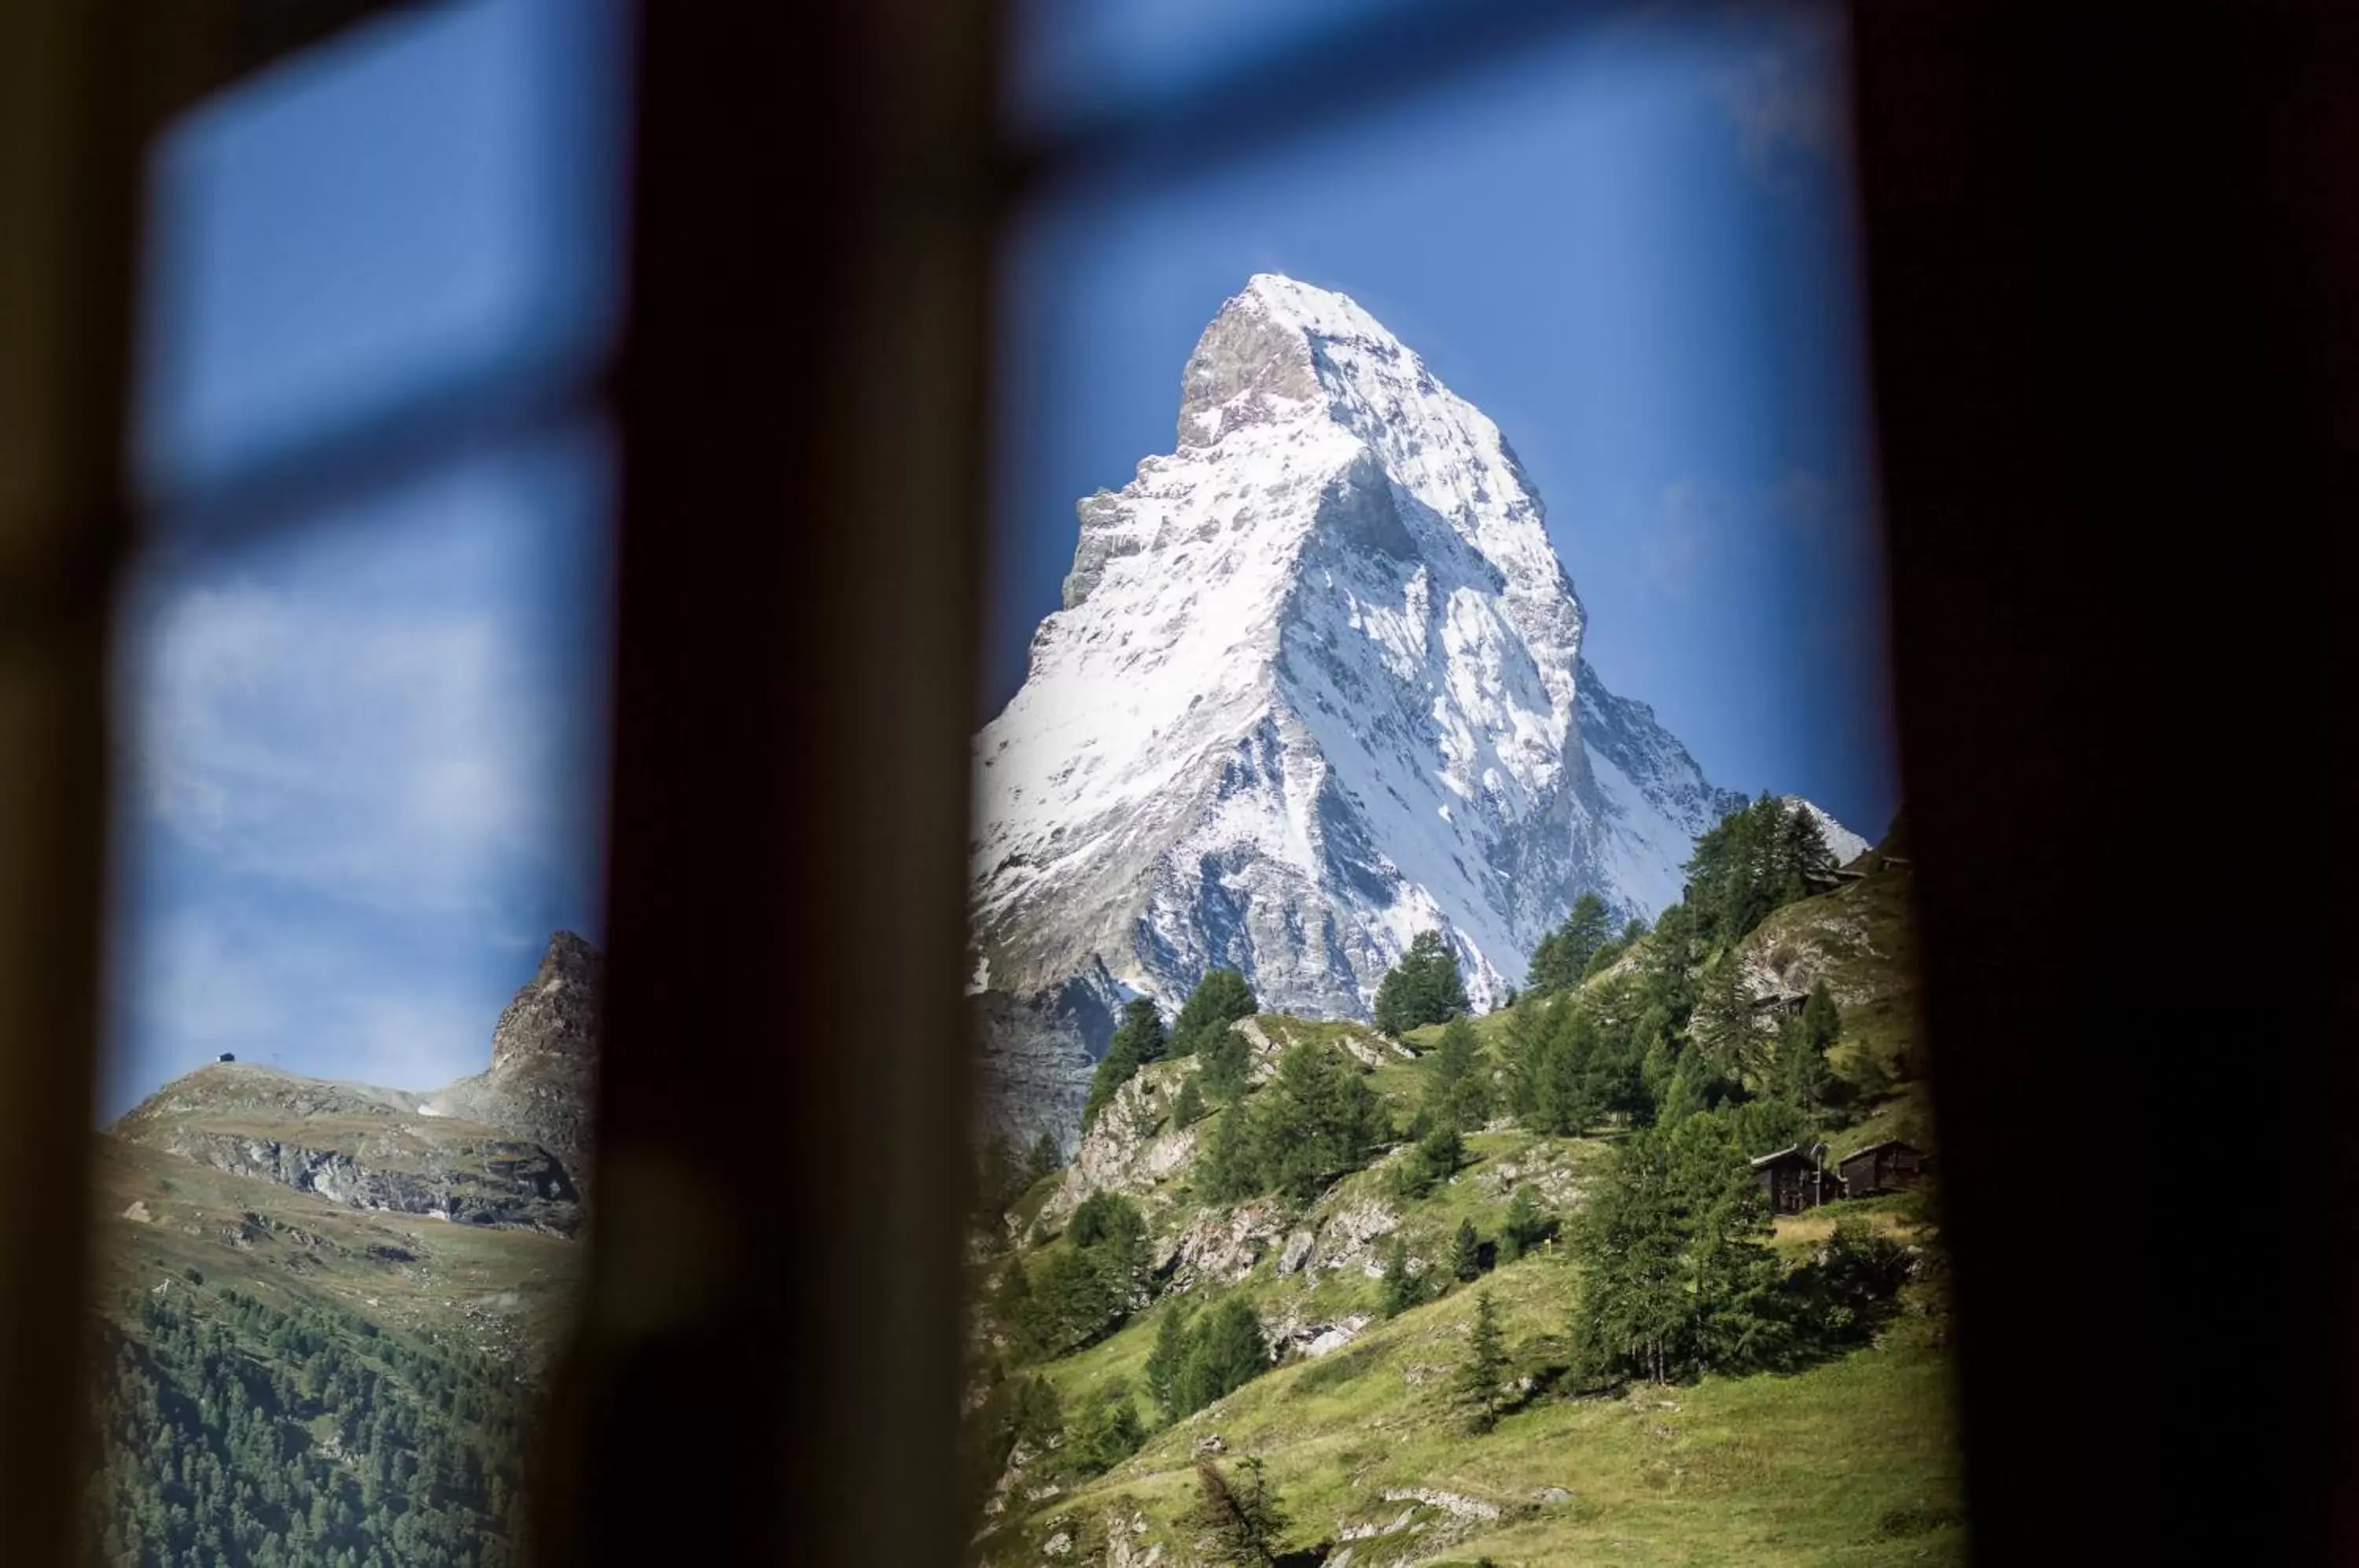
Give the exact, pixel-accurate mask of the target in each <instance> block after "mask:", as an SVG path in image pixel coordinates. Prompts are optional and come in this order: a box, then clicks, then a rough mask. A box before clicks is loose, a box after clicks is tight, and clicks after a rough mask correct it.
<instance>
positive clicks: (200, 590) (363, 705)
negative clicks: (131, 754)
mask: <svg viewBox="0 0 2359 1568" xmlns="http://www.w3.org/2000/svg"><path fill="white" fill-rule="evenodd" d="M519 638H520V632H519V630H518V628H516V627H515V626H503V625H502V624H500V622H499V620H498V618H497V617H495V616H494V615H490V614H487V613H481V612H471V611H463V610H462V611H448V610H440V611H438V610H435V609H432V608H424V607H417V606H412V605H395V606H375V607H372V606H368V605H365V604H354V603H353V601H352V599H351V598H350V597H349V596H347V595H342V594H336V595H329V594H324V593H310V594H307V593H303V592H301V591H300V590H299V589H288V588H285V587H277V588H266V587H262V586H257V585H255V584H254V583H232V584H229V585H226V586H220V587H215V586H195V587H191V588H189V589H187V590H185V591H182V592H180V593H176V594H174V595H172V596H171V597H170V598H169V599H168V601H167V602H166V603H165V604H163V605H162V606H161V607H160V609H159V611H158V614H157V615H156V616H155V618H154V620H153V621H152V623H151V624H150V626H149V629H148V631H147V636H146V637H144V638H143V639H141V643H140V647H139V649H138V652H137V655H136V659H135V683H136V691H137V692H138V701H137V703H136V709H135V712H134V714H133V724H134V741H135V766H136V770H137V777H138V779H139V783H140V785H141V788H142V791H143V795H144V803H145V804H146V806H147V810H148V811H149V812H150V813H151V814H152V816H153V818H154V820H155V821H156V822H158V823H159V824H160V825H161V826H163V827H164V828H166V829H168V830H169V831H170V832H172V833H176V834H178V835H179V837H180V838H182V839H183V840H185V841H186V842H187V843H188V844H190V845H191V846H192V847H194V848H197V849H200V850H201V851H202V852H204V853H205V854H206V855H210V856H212V858H213V859H215V860H216V861H217V862H218V863H219V865H220V866H221V867H222V868H223V870H227V871H236V872H246V873H254V874H259V875H264V876H268V877H276V878H278V879H281V880H284V881H288V882H291V883H295V884H299V885H301V886H305V887H312V888H316V889H319V890H322V891H326V892H331V893H332V894H334V895H335V896H337V897H339V898H345V899H350V900H353V901H357V902H362V903H367V904H374V905H378V906H382V907H392V908H406V909H419V910H432V911H446V912H447V911H455V910H460V909H482V908H484V907H485V906H486V905H487V904H488V903H491V902H493V901H495V899H496V895H497V890H498V888H499V887H501V886H502V885H503V884H504V882H505V881H506V878H507V877H509V876H511V875H512V874H513V871H514V866H513V862H514V860H515V859H516V857H518V856H526V857H530V856H532V855H535V854H537V853H538V852H539V851H540V849H541V848H542V845H543V844H545V841H546V837H547V834H546V832H545V830H544V829H543V828H542V826H541V823H542V822H543V821H545V819H546V818H547V817H548V816H549V815H550V814H551V813H553V812H559V811H561V802H560V800H556V799H553V797H555V796H558V795H560V794H561V793H562V792H563V791H564V790H565V789H566V788H567V784H566V781H565V780H564V779H563V778H562V777H561V774H560V769H561V766H562V761H563V759H562V757H561V756H560V749H561V748H560V734H559V733H558V728H557V726H556V725H554V724H552V723H551V722H550V716H549V715H548V714H546V713H543V712H541V711H539V708H538V705H537V704H536V702H534V700H533V699H534V697H535V696H536V693H535V692H534V691H533V690H532V688H533V685H534V682H533V681H532V680H531V679H530V677H529V675H528V672H527V670H526V669H525V664H526V662H527V657H526V653H525V650H524V649H523V648H521V647H519V646H518V642H519Z"/></svg>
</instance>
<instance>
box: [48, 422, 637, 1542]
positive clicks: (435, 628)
mask: <svg viewBox="0 0 2359 1568" xmlns="http://www.w3.org/2000/svg"><path fill="white" fill-rule="evenodd" d="M609 491H610V482H609V474H608V458H607V454H606V452H605V450H604V446H603V440H602V439H601V438H599V437H598V436H597V435H595V434H594V433H592V432H582V433H577V434H571V435H568V436H566V437H563V438H561V439H556V440H551V441H546V442H543V443H540V444H537V445H534V446H531V447H528V448H524V449H511V450H504V451H500V452H491V453H485V454H480V455H475V456H470V457H462V458H459V459H455V460H454V462H453V463H452V465H451V467H450V468H449V469H448V470H447V471H445V472H443V473H440V474H436V475H434V476H432V477H431V478H429V479H427V480H424V481H422V482H419V483H418V484H416V485H412V486H410V487H408V488H407V489H405V490H403V491H401V492H400V493H398V494H394V495H386V496H384V497H382V498H379V499H375V500H373V501H370V502H368V503H365V504H358V505H353V506H346V507H342V508H339V509H336V510H333V511H331V512H328V513H324V514H322V515H320V516H318V517H313V518H310V519H308V521H309V525H310V526H309V527H307V528H303V529H301V530H299V531H296V532H293V533H290V534H288V535H284V536H281V537H278V538H277V539H273V540H271V541H270V542H268V543H267V544H265V545H258V546H255V547H254V548H251V549H248V550H244V551H241V552H238V553H234V554H228V555H223V554H211V555H204V556H201V557H197V558H194V559H190V558H186V557H169V556H167V557H159V558H158V559H157V560H155V561H152V562H150V563H149V564H148V566H147V569H146V570H145V571H144V572H143V573H142V574H141V576H140V577H139V579H138V580H137V582H136V585H135V588H134V590H133V592H132V593H130V595H129V597H128V599H127V600H126V603H125V608H124V611H123V614H122V619H121V628H120V638H121V641H120V665H121V670H122V676H121V697H120V719H119V729H120V733H122V734H123V735H125V737H126V745H127V747H128V755H127V757H126V758H125V770H124V771H125V779H126V785H125V794H124V797H123V799H122V800H121V802H120V811H121V819H122V821H121V828H120V831H119V834H118V842H119V845H120V847H119V850H118V887H117V893H116V898H115V910H116V916H115V919H116V922H117V923H116V930H115V941H114V948H115V978H114V988H113V991H112V996H111V1002H112V1008H113V1013H114V1018H113V1025H112V1034H113V1044H112V1051H113V1055H112V1059H111V1061H110V1062H109V1063H108V1065H107V1071H106V1076H105V1080H104V1084H103V1114H104V1115H105V1116H107V1117H108V1118H109V1119H108V1123H107V1126H106V1127H105V1130H104V1133H103V1136H102V1137H101V1138H100V1150H101V1152H100V1158H99V1161H98V1166H97V1174H96V1180H97V1181H98V1184H99V1194H98V1205H97V1210H96V1212H97V1214H99V1216H100V1219H99V1224H100V1225H101V1227H102V1229H101V1237H100V1240H101V1246H100V1254H101V1258H102V1268H101V1270H100V1274H99V1278H98V1280H97V1283H96V1290H97V1304H98V1307H99V1312H100V1318H101V1322H102V1323H103V1325H104V1337H105V1341H106V1347H107V1354H106V1359H105V1361H104V1362H103V1377H102V1392H101V1396H100V1413H101V1416H102V1419H103V1423H104V1428H103V1430H104V1433H105V1442H104V1446H103V1452H102V1454H101V1455H100V1458H101V1463H102V1465H103V1469H102V1472H101V1474H100V1475H99V1478H98V1480H97V1482H96V1484H95V1485H94V1487H93V1495H92V1536H93V1541H94V1544H95V1548H96V1551H95V1555H96V1556H97V1558H98V1559H99V1560H102V1561H105V1562H108V1563H117V1562H121V1563H179V1562H184V1561H198V1562H204V1563H214V1562H217V1561H218V1562H227V1563H236V1564H245V1563H255V1564H260V1563H342V1562H354V1563H366V1562H370V1561H376V1562H380V1563H396V1562H429V1561H430V1562H450V1563H484V1564H489V1563H506V1562H511V1561H514V1560H515V1559H514V1557H513V1555H512V1553H513V1541H514V1531H513V1513H514V1508H515V1500H516V1496H517V1488H518V1486H519V1481H520V1475H521V1471H522V1466H523V1458H522V1451H521V1448H520V1442H521V1437H520V1433H521V1432H522V1431H523V1430H524V1429H525V1428H526V1427H527V1425H528V1424H529V1421H530V1420H531V1417H532V1413H533V1411H534V1410H535V1408H536V1399H537V1398H538V1395H537V1392H536V1390H537V1389H538V1387H539V1385H540V1379H541V1377H542V1373H543V1370H544V1368H545V1367H546V1365H547V1363H548V1360H549V1356H551V1355H552V1354H553V1352H554V1350H555V1347H556V1345H557V1335H558V1332H559V1330H560V1326H561V1324H562V1323H564V1321H565V1320H566V1318H567V1316H568V1314H569V1312H570V1310H571V1302H572V1293H573V1290H574V1289H575V1286H576V1284H577V1282H578V1281H579V1280H580V1279H581V1278H582V1263H581V1257H580V1241H579V1236H580V1235H581V1233H582V1225H583V1201H584V1193H585V1190H586V1188H587V1187H588V1185H589V1182H590V1179H591V1177H590V1171H589V1167H588V1160H589V1157H590V1153H591V1150H590V1147H589V1126H590V1122H589V1114H590V1094H591V1087H592V1067H593V1065H594V1063H593V1060H592V1051H593V1048H594V1043H595V1027H594V1026H595V1019H596V1009H597V1003H598V987H599V985H600V975H601V960H600V958H599V955H598V953H597V949H596V946H595V943H596V942H597V941H598V939H599V926H600V920H599V898H600V871H601V861H602V856H601V853H600V845H601V837H600V835H601V833H602V822H601V814H602V811H603V785H604V779H605V767H604V749H605V743H604V735H603V724H604V713H605V651H604V650H605V647H606V637H607V633H608V623H609V619H610V616H609V614H608V609H607V605H608V600H609V597H610V593H609V587H608V583H607V572H608V566H607V562H608V557H609V553H610V552H609V538H608V536H609V529H610V495H609ZM191 1553H194V1555H191ZM216 1554H218V1555H216Z"/></svg>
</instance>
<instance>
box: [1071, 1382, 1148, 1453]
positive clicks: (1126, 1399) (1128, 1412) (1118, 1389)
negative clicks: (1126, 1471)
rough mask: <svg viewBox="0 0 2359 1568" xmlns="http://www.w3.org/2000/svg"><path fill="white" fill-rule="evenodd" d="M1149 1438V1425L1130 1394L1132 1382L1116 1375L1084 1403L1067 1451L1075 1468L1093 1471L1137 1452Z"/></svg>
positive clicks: (1074, 1420)
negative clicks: (1143, 1422)
mask: <svg viewBox="0 0 2359 1568" xmlns="http://www.w3.org/2000/svg"><path fill="white" fill-rule="evenodd" d="M1146 1441H1147V1432H1146V1429H1145V1428H1144V1427H1142V1426H1141V1425H1140V1423H1139V1420H1138V1404H1137V1401H1136V1400H1135V1399H1132V1398H1131V1397H1130V1385H1129V1383H1127V1382H1126V1381H1125V1380H1124V1379H1122V1378H1120V1377H1115V1378H1114V1379H1112V1380H1111V1381H1109V1382H1108V1383H1106V1384H1105V1386H1104V1387H1103V1388H1100V1389H1099V1390H1098V1391H1097V1392H1096V1393H1095V1394H1094V1395H1093V1396H1092V1397H1091V1399H1089V1400H1088V1401H1087V1402H1086V1403H1084V1404H1083V1405H1082V1410H1081V1413H1080V1414H1079V1415H1078V1416H1076V1417H1075V1418H1074V1419H1073V1433H1072V1440H1071V1443H1068V1444H1067V1453H1068V1455H1069V1456H1070V1459H1071V1464H1072V1465H1073V1466H1074V1467H1075V1468H1076V1469H1078V1470H1080V1471H1081V1472H1082V1474H1084V1475H1096V1474H1098V1473H1099V1472H1101V1471H1105V1470H1111V1469H1113V1468H1114V1466H1115V1465H1119V1464H1121V1463H1122V1462H1123V1461H1124V1460H1125V1459H1127V1458H1129V1457H1130V1456H1131V1455H1132V1454H1136V1453H1137V1452H1138V1450H1139V1447H1140V1445H1141V1444H1143V1443H1146Z"/></svg>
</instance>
